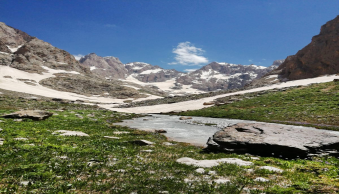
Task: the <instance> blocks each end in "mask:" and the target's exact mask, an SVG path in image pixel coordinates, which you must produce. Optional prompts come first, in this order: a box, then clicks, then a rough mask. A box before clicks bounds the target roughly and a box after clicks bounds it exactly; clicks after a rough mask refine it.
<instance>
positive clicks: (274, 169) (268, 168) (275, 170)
mask: <svg viewBox="0 0 339 194" xmlns="http://www.w3.org/2000/svg"><path fill="white" fill-rule="evenodd" d="M259 169H265V170H269V171H272V172H279V173H282V172H283V170H281V169H280V168H276V167H272V166H261V167H260V168H259Z"/></svg>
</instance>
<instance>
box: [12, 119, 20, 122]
mask: <svg viewBox="0 0 339 194" xmlns="http://www.w3.org/2000/svg"><path fill="white" fill-rule="evenodd" d="M13 121H15V122H21V121H22V119H13Z"/></svg>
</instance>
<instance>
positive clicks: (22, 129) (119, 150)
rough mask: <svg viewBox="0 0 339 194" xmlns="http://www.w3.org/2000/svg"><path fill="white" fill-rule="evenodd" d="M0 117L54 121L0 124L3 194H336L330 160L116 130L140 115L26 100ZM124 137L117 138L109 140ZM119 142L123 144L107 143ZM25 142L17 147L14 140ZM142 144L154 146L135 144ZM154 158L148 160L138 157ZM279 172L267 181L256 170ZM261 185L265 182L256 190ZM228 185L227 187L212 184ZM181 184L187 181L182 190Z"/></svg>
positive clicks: (7, 100)
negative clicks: (209, 162)
mask: <svg viewBox="0 0 339 194" xmlns="http://www.w3.org/2000/svg"><path fill="white" fill-rule="evenodd" d="M0 99H1V103H0V112H1V114H2V113H10V112H13V111H15V110H18V109H24V108H29V109H45V110H48V111H51V112H53V113H55V114H54V115H53V116H52V117H50V118H48V119H47V120H44V121H32V120H30V119H24V120H23V121H21V122H17V121H14V120H13V119H0V120H2V121H3V122H0V128H2V129H3V130H2V131H0V138H3V139H5V141H4V144H3V145H2V146H0V192H1V193H132V192H135V193H136V192H137V193H166V192H168V193H232V194H233V193H244V192H245V191H246V190H248V191H249V192H250V193H262V192H265V193H335V192H337V191H338V190H339V183H338V178H339V176H338V173H339V170H338V167H339V160H338V159H336V158H333V157H323V158H313V159H312V160H291V161H285V160H281V159H276V158H267V157H260V158H259V160H255V159H252V158H251V157H250V156H249V155H236V154H225V153H209V152H204V151H202V149H201V148H200V147H195V146H191V145H188V144H185V143H177V142H172V143H174V144H175V145H172V146H166V145H163V143H164V142H168V140H167V139H166V137H165V136H163V135H160V134H157V133H149V132H144V131H138V130H133V129H130V128H126V127H121V126H117V125H114V123H115V122H118V121H120V120H122V119H131V118H134V117H137V116H138V115H132V114H121V113H116V112H111V111H107V110H103V109H99V108H97V107H93V106H85V105H79V104H72V103H60V102H54V101H51V100H49V99H40V100H38V101H35V100H27V99H23V98H19V97H18V96H13V95H7V94H5V95H2V97H1V98H0ZM77 114H78V115H81V116H82V117H83V119H81V118H79V117H78V116H77ZM57 130H72V131H82V132H84V133H87V134H88V135H89V136H90V137H79V136H59V135H53V132H54V131H57ZM117 131H128V132H130V133H128V134H121V135H116V134H114V132H117ZM104 136H116V137H119V138H120V139H108V138H104ZM18 137H21V138H27V140H26V141H24V140H21V141H20V140H15V139H14V138H18ZM138 139H145V140H148V141H151V142H154V143H155V144H154V145H151V146H139V145H136V144H133V143H132V141H134V140H138ZM143 150H152V151H153V152H151V153H148V152H143ZM181 157H190V158H194V159H219V158H228V157H233V158H240V159H243V160H247V161H252V162H253V163H254V165H253V166H250V167H239V166H236V165H230V164H221V165H219V166H216V167H212V168H205V173H203V174H200V173H197V172H195V170H196V169H197V167H194V166H188V165H184V164H179V163H177V162H176V160H177V159H179V158H181ZM267 165H269V166H274V167H278V168H281V169H283V170H284V172H283V173H281V174H279V173H272V172H270V171H267V170H260V169H259V167H260V166H267ZM211 171H215V174H213V173H209V172H211ZM256 177H264V178H266V179H269V180H270V181H269V182H256V181H254V179H255V178H256ZM218 178H227V179H230V180H231V182H230V183H228V184H226V183H225V184H217V183H215V182H213V180H215V179H218ZM185 179H189V180H192V181H189V182H185V181H184V180H185Z"/></svg>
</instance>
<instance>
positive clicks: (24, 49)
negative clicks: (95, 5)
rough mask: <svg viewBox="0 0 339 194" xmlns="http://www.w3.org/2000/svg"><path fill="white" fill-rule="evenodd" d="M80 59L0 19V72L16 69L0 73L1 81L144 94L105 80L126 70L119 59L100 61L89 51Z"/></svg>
mask: <svg viewBox="0 0 339 194" xmlns="http://www.w3.org/2000/svg"><path fill="white" fill-rule="evenodd" d="M82 60H83V63H79V62H78V61H77V60H76V59H75V58H74V56H73V55H71V54H70V53H68V52H67V51H65V50H61V49H59V48H56V47H54V46H52V45H51V44H50V43H48V42H45V41H43V40H40V39H38V38H36V37H33V36H30V35H28V34H27V33H25V32H23V31H21V30H18V29H15V28H13V27H10V26H7V25H6V24H5V23H3V22H0V70H1V71H0V72H16V73H15V74H14V73H13V74H10V73H9V74H6V75H3V76H1V77H0V83H2V84H4V85H11V86H12V87H18V88H20V87H21V88H22V87H26V88H27V87H28V88H30V90H31V91H41V90H47V89H46V87H47V88H50V89H53V90H57V91H64V92H65V91H66V92H72V93H77V94H82V95H86V96H92V95H96V96H105V97H111V98H121V99H125V98H139V97H146V96H147V95H145V94H142V93H141V92H139V91H137V90H136V89H134V88H130V87H125V86H122V82H120V81H117V80H116V81H114V82H111V81H109V80H106V79H105V77H104V76H105V75H107V76H110V75H114V76H115V78H120V77H121V78H122V77H124V76H125V74H126V73H127V70H126V69H125V67H124V65H123V64H122V63H121V62H120V61H119V59H117V58H114V57H107V58H103V60H101V58H99V57H96V56H95V54H92V55H90V56H88V58H86V57H84V58H83V59H82ZM93 61H94V62H95V64H96V65H98V70H97V71H95V72H97V74H94V73H92V71H91V68H92V66H91V64H92V63H94V62H93ZM119 65H120V66H119ZM11 68H12V69H11ZM106 68H107V70H104V69H106ZM14 69H16V70H14ZM100 69H101V70H100ZM17 70H20V72H18V71H17ZM92 70H93V69H92ZM33 73H37V74H38V75H37V74H33ZM100 74H102V75H101V76H100ZM119 76H120V77H119ZM25 84H27V85H25Z"/></svg>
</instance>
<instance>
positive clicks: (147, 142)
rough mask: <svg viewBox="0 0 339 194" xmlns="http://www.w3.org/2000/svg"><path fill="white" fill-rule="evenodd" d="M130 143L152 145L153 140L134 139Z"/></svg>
mask: <svg viewBox="0 0 339 194" xmlns="http://www.w3.org/2000/svg"><path fill="white" fill-rule="evenodd" d="M132 143H134V144H138V145H141V146H146V145H153V144H154V143H153V142H150V141H147V140H143V139H142V140H134V141H132Z"/></svg>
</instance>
